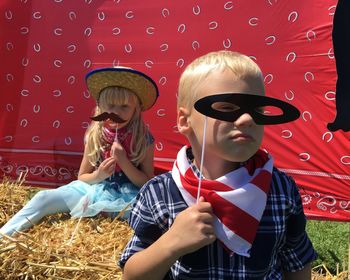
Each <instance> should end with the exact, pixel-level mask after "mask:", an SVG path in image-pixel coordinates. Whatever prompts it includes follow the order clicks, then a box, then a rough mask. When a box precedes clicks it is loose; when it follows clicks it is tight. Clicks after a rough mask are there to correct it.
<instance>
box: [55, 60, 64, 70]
mask: <svg viewBox="0 0 350 280" xmlns="http://www.w3.org/2000/svg"><path fill="white" fill-rule="evenodd" d="M62 64H63V62H62V60H59V59H55V60H54V61H53V65H54V66H55V67H57V68H60V67H61V66H62Z"/></svg>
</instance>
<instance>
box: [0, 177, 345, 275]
mask: <svg viewBox="0 0 350 280" xmlns="http://www.w3.org/2000/svg"><path fill="white" fill-rule="evenodd" d="M22 183H23V182H22V181H20V180H18V181H17V182H10V181H9V180H6V179H5V180H4V181H3V182H2V183H0V226H1V225H3V224H5V222H6V221H7V220H8V219H9V218H10V217H12V216H13V215H14V214H15V213H17V212H18V211H19V210H20V209H21V208H22V207H23V205H24V204H25V203H26V202H27V200H28V199H30V197H31V196H32V195H33V193H35V192H37V191H38V189H35V188H32V187H25V186H23V185H22ZM131 235H132V230H131V229H130V227H129V226H128V225H127V223H126V222H124V221H120V220H118V219H114V220H111V219H110V218H105V217H102V216H100V215H99V216H97V217H94V218H82V219H81V220H80V221H79V219H70V216H69V214H57V215H52V216H49V217H46V218H44V219H43V221H42V222H41V223H40V224H38V225H35V226H34V227H33V228H31V229H30V230H28V231H27V232H25V233H24V232H23V233H18V234H17V235H16V236H15V237H9V236H5V237H4V238H2V239H1V240H0V279H73V280H77V279H121V278H122V272H121V270H120V268H119V267H118V266H117V264H116V263H117V261H118V260H119V257H120V254H121V252H122V251H123V249H124V247H125V245H126V243H127V242H128V240H129V238H130V237H131ZM72 236H73V239H72ZM312 279H313V280H345V279H348V273H347V272H346V271H344V272H340V273H337V275H332V274H331V273H330V272H329V270H328V269H327V268H326V267H325V266H324V265H321V266H317V267H314V268H313V271H312Z"/></svg>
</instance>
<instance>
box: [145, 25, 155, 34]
mask: <svg viewBox="0 0 350 280" xmlns="http://www.w3.org/2000/svg"><path fill="white" fill-rule="evenodd" d="M154 31H155V28H154V27H153V26H148V27H147V28H146V33H147V34H148V35H153V34H154Z"/></svg>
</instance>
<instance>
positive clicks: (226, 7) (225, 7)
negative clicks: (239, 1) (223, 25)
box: [224, 1, 233, 11]
mask: <svg viewBox="0 0 350 280" xmlns="http://www.w3.org/2000/svg"><path fill="white" fill-rule="evenodd" d="M232 8H233V2H232V1H227V2H226V3H225V4H224V9H225V10H226V11H229V10H232Z"/></svg>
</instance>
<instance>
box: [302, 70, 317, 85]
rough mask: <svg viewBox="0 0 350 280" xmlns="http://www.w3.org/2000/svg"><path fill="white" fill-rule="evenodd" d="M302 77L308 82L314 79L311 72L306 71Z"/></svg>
mask: <svg viewBox="0 0 350 280" xmlns="http://www.w3.org/2000/svg"><path fill="white" fill-rule="evenodd" d="M304 79H305V81H306V82H308V83H310V81H313V80H314V79H315V76H314V74H313V73H312V72H306V73H305V74H304Z"/></svg>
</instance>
